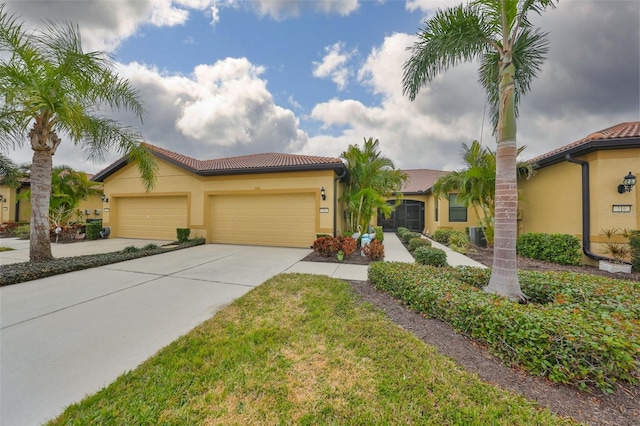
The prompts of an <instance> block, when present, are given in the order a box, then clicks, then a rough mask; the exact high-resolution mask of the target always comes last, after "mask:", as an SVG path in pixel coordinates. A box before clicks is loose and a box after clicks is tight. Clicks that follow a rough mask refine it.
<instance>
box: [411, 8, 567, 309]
mask: <svg viewBox="0 0 640 426" xmlns="http://www.w3.org/2000/svg"><path fill="white" fill-rule="evenodd" d="M547 7H552V8H553V7H555V2H554V0H475V1H472V2H471V3H469V4H467V5H465V6H463V5H460V6H457V7H452V8H448V9H444V10H438V12H436V14H435V15H434V16H433V17H432V18H430V19H428V20H427V21H425V27H424V28H423V29H421V30H420V31H419V33H418V41H417V42H416V43H415V44H414V45H413V47H412V48H411V49H412V55H411V58H410V59H409V60H408V61H407V62H406V63H405V64H404V75H403V81H402V84H403V93H404V94H405V95H407V94H408V95H409V98H410V99H411V100H415V98H416V95H417V94H418V91H419V90H420V89H421V88H422V86H424V85H426V84H427V83H429V82H431V81H432V80H433V79H434V78H435V77H436V76H437V75H439V74H440V73H442V72H445V71H446V70H447V69H449V67H451V66H454V65H457V64H459V63H462V62H469V61H473V60H477V59H479V60H480V70H479V71H480V79H479V81H480V83H481V84H482V86H483V88H484V89H485V91H486V92H487V97H488V100H489V104H490V111H491V116H492V121H493V125H494V131H495V133H496V134H497V149H496V158H497V162H496V198H495V212H496V215H495V241H494V256H493V268H492V272H491V279H490V281H489V285H488V286H487V287H486V291H487V292H491V293H498V294H501V295H504V296H507V297H509V298H510V299H513V300H523V299H525V296H524V294H523V293H522V290H521V289H520V283H519V281H518V274H517V264H516V244H515V242H516V236H517V209H518V186H517V179H516V157H517V149H516V116H517V115H518V103H519V100H520V97H521V96H522V95H523V94H525V93H526V92H527V91H528V90H529V88H530V85H531V82H532V81H533V79H534V78H535V76H536V74H537V73H538V72H539V71H540V69H541V67H542V63H543V62H544V59H545V56H546V54H547V51H548V41H547V37H546V36H547V34H546V33H543V32H540V31H539V30H538V29H536V28H533V27H532V25H531V22H529V20H528V18H527V15H528V14H529V13H530V12H535V13H537V14H541V13H542V12H543V11H544V10H545V9H546V8H547Z"/></svg>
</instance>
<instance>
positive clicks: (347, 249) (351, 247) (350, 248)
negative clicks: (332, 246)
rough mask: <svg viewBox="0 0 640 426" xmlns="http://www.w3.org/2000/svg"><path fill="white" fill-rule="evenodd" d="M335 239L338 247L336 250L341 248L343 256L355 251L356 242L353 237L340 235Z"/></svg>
mask: <svg viewBox="0 0 640 426" xmlns="http://www.w3.org/2000/svg"><path fill="white" fill-rule="evenodd" d="M337 241H338V247H339V249H338V250H342V251H343V252H344V257H349V256H351V255H352V254H353V253H355V252H356V248H357V246H358V243H357V242H356V240H354V239H353V238H351V237H345V236H340V237H338V238H337Z"/></svg>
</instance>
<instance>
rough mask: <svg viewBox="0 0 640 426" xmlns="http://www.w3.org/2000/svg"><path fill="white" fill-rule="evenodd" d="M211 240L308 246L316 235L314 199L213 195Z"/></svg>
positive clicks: (232, 242)
mask: <svg viewBox="0 0 640 426" xmlns="http://www.w3.org/2000/svg"><path fill="white" fill-rule="evenodd" d="M211 198H212V199H211V229H212V231H211V232H212V241H213V242H214V243H224V244H250V245H266V246H282V247H309V246H310V245H311V244H313V240H314V239H315V233H316V200H315V195H314V194H312V193H309V194H269V195H215V196H213V197H211Z"/></svg>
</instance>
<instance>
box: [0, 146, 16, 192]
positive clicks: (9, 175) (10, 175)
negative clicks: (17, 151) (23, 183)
mask: <svg viewBox="0 0 640 426" xmlns="http://www.w3.org/2000/svg"><path fill="white" fill-rule="evenodd" d="M0 182H2V184H3V185H7V186H9V187H12V188H15V187H18V186H20V169H19V168H18V166H16V165H15V163H14V162H13V161H11V159H10V158H8V157H5V156H4V155H2V154H0Z"/></svg>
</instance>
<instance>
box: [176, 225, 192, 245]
mask: <svg viewBox="0 0 640 426" xmlns="http://www.w3.org/2000/svg"><path fill="white" fill-rule="evenodd" d="M176 234H177V237H178V242H179V243H186V242H187V241H189V235H190V234H191V229H189V228H177V229H176Z"/></svg>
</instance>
